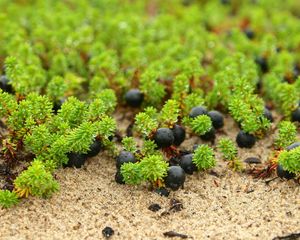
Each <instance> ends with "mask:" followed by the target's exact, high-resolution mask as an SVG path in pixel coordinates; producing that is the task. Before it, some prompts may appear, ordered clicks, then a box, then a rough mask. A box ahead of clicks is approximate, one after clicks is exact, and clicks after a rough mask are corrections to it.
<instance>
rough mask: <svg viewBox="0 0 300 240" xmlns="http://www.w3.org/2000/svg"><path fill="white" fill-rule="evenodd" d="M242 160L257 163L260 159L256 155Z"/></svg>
mask: <svg viewBox="0 0 300 240" xmlns="http://www.w3.org/2000/svg"><path fill="white" fill-rule="evenodd" d="M244 162H245V163H249V164H259V163H261V160H260V159H259V158H257V157H248V158H246V159H245V160H244Z"/></svg>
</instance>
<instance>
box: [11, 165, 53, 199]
mask: <svg viewBox="0 0 300 240" xmlns="http://www.w3.org/2000/svg"><path fill="white" fill-rule="evenodd" d="M14 185H15V190H16V193H17V194H18V196H20V197H23V196H25V197H27V196H28V194H32V195H33V196H39V197H43V198H48V197H51V195H52V194H53V193H54V192H56V191H58V189H59V185H58V183H57V182H56V180H54V178H53V176H52V175H51V173H50V172H48V171H47V170H46V169H45V166H44V165H43V163H42V162H40V161H37V160H35V161H33V162H32V164H31V166H29V167H28V169H27V170H25V171H23V172H22V173H21V174H20V175H19V176H18V177H17V178H16V179H15V181H14Z"/></svg>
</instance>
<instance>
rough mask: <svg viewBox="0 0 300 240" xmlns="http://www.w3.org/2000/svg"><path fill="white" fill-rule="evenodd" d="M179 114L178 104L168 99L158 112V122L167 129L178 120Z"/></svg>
mask: <svg viewBox="0 0 300 240" xmlns="http://www.w3.org/2000/svg"><path fill="white" fill-rule="evenodd" d="M179 112H180V110H179V104H178V102H177V101H175V100H173V99H169V100H168V101H167V102H166V103H165V104H164V106H163V108H162V110H161V112H160V115H159V121H160V122H161V123H163V125H165V126H167V127H172V126H173V125H174V124H175V123H176V122H177V120H178V116H179Z"/></svg>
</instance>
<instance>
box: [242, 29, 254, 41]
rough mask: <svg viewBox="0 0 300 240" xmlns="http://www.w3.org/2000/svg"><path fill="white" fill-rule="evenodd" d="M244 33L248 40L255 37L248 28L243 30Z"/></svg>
mask: <svg viewBox="0 0 300 240" xmlns="http://www.w3.org/2000/svg"><path fill="white" fill-rule="evenodd" d="M244 33H245V35H246V36H247V38H248V39H253V38H254V37H255V34H254V32H253V31H252V29H250V28H247V29H245V30H244Z"/></svg>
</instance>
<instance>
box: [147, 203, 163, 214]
mask: <svg viewBox="0 0 300 240" xmlns="http://www.w3.org/2000/svg"><path fill="white" fill-rule="evenodd" d="M148 209H149V210H150V211H152V212H157V211H159V210H160V209H161V206H159V204H157V203H153V204H151V205H150V206H149V207H148Z"/></svg>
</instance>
